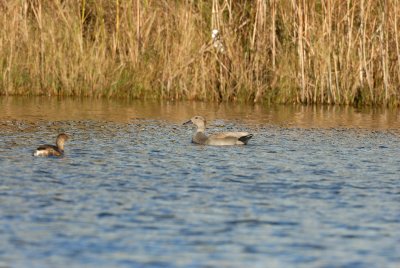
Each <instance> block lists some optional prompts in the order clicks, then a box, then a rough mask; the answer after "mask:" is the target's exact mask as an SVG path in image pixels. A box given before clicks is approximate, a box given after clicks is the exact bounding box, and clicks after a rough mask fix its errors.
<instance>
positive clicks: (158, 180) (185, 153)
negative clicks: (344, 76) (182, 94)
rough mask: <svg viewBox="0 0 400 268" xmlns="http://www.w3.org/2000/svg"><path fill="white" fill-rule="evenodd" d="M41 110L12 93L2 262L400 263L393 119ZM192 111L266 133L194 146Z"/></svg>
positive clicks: (118, 108) (2, 158)
mask: <svg viewBox="0 0 400 268" xmlns="http://www.w3.org/2000/svg"><path fill="white" fill-rule="evenodd" d="M43 102H44V103H45V101H44V100H43V99H33V100H31V101H28V100H26V99H22V100H21V99H17V100H15V99H11V100H10V99H2V100H1V104H2V106H1V107H0V112H1V115H0V124H1V125H0V131H1V139H0V170H1V175H0V177H1V179H0V237H1V239H0V266H1V267H65V266H69V267H142V266H143V267H292V266H296V267H338V266H339V267H398V266H399V264H400V257H399V256H400V246H399V245H400V232H399V230H400V205H399V204H400V180H399V174H400V153H399V149H400V146H399V132H398V126H399V122H398V120H397V112H396V111H385V110H382V111H357V110H346V109H343V110H341V109H338V110H332V109H331V110H329V108H321V109H316V108H315V109H310V110H308V109H304V108H302V107H288V108H285V107H255V106H247V107H246V106H239V107H236V106H230V105H222V106H217V105H215V106H213V105H210V106H207V105H205V104H193V103H180V104H179V103H172V104H159V103H158V104H157V103H150V104H147V105H145V104H143V103H138V102H132V103H119V102H114V103H112V102H110V103H108V102H107V101H102V100H97V101H93V102H85V101H83V102H82V101H73V100H64V101H63V100H59V101H50V103H49V107H53V108H49V110H48V111H47V112H46V110H43V109H41V107H42V106H41V103H43ZM54 107H55V108H54ZM149 107H150V108H151V109H153V111H151V110H150V108H149ZM194 114H203V115H205V116H206V117H207V118H210V119H211V120H210V121H213V122H210V132H212V131H225V130H232V129H237V130H248V131H249V132H252V133H253V134H254V137H253V139H252V140H251V141H250V143H249V145H248V146H237V147H204V146H196V145H193V144H191V143H190V136H191V134H192V131H193V130H192V129H191V128H190V127H189V128H188V127H184V126H182V125H181V123H182V122H183V121H184V120H186V119H188V118H189V117H191V116H192V115H194ZM240 115H244V116H243V117H240ZM277 117H281V118H280V119H279V118H278V119H277ZM296 118H297V119H296ZM301 118H304V119H303V121H302V120H301ZM351 118H353V120H352V119H351ZM213 119H217V120H213ZM352 122H353V123H352ZM361 122H363V124H361ZM350 126H356V127H355V128H350ZM61 131H65V132H67V133H69V134H71V136H72V140H71V141H69V142H68V143H67V144H66V155H65V157H63V158H59V159H57V158H34V157H32V156H31V153H32V150H33V149H34V148H35V147H36V146H37V145H39V144H42V143H54V139H55V137H56V135H57V134H58V133H59V132H61Z"/></svg>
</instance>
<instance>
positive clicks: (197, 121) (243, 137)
mask: <svg viewBox="0 0 400 268" xmlns="http://www.w3.org/2000/svg"><path fill="white" fill-rule="evenodd" d="M189 124H193V125H195V126H196V127H197V129H196V132H195V133H194V135H193V137H192V142H193V143H195V144H200V145H217V146H223V145H246V144H247V143H248V141H249V140H250V139H251V138H252V137H253V134H249V133H247V132H221V133H216V134H211V135H209V136H207V135H206V134H205V133H204V132H205V129H206V120H205V119H204V117H202V116H199V115H196V116H194V117H192V118H191V119H190V120H189V121H187V122H185V123H183V125H189Z"/></svg>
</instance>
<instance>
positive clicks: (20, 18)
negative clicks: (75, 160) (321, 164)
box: [0, 0, 400, 105]
mask: <svg viewBox="0 0 400 268" xmlns="http://www.w3.org/2000/svg"><path fill="white" fill-rule="evenodd" d="M0 12H1V14H2V17H1V20H0V60H1V64H0V94H2V95H76V96H95V97H99V96H106V97H128V98H157V99H158V98H166V99H200V100H213V101H221V100H222V101H225V100H245V101H267V102H279V103H287V102H290V103H292V102H296V103H330V104H333V103H335V104H357V105H363V104H384V105H398V103H400V102H399V100H400V88H399V85H400V83H399V82H400V44H399V42H400V37H399V34H400V33H399V28H400V25H399V20H400V18H399V17H400V5H399V0H383V1H375V0H357V1H350V0H345V1H342V0H326V1H320V0H310V1H305V0H290V1H289V0H288V1H278V0H268V1H267V0H252V1H233V0H219V1H217V0H213V1H199V0H182V1H178V0H173V1H165V0H161V1H155V0H124V1H123V0H100V1H97V0H75V1H64V0H52V1H41V0H18V1H2V2H0ZM213 29H218V30H219V36H218V38H215V39H212V38H211V32H212V30H213Z"/></svg>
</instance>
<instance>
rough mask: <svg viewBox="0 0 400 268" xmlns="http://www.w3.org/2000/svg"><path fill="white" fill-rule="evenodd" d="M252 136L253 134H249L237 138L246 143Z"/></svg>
mask: <svg viewBox="0 0 400 268" xmlns="http://www.w3.org/2000/svg"><path fill="white" fill-rule="evenodd" d="M252 137H253V134H249V135H246V136H242V137H240V138H239V140H240V141H241V142H243V143H244V144H247V142H248V141H249V140H250V139H251V138H252Z"/></svg>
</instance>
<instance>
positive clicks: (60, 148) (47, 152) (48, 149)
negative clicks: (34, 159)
mask: <svg viewBox="0 0 400 268" xmlns="http://www.w3.org/2000/svg"><path fill="white" fill-rule="evenodd" d="M68 139H69V136H68V135H67V134H64V133H61V134H59V135H58V136H57V140H56V145H49V144H45V145H41V146H39V147H38V148H37V149H36V150H35V151H34V152H33V156H62V155H64V143H65V141H67V140H68Z"/></svg>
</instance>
